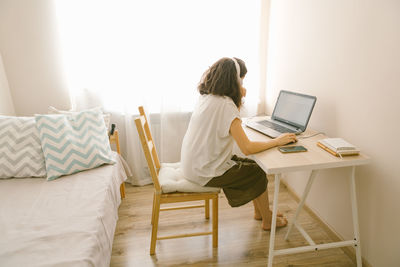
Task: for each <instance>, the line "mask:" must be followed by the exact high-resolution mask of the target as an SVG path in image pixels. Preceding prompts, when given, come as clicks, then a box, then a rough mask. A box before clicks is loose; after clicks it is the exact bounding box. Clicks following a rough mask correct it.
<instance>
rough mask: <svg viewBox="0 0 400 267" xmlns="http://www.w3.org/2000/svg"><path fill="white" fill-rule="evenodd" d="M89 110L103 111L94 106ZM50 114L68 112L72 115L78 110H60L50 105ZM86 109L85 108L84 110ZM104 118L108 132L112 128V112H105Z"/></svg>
mask: <svg viewBox="0 0 400 267" xmlns="http://www.w3.org/2000/svg"><path fill="white" fill-rule="evenodd" d="M88 110H95V111H101V108H100V107H97V108H92V109H88ZM47 111H48V113H49V114H67V115H71V114H75V113H78V111H71V110H60V109H56V108H55V107H52V106H50V107H49V108H48V109H47ZM83 111H85V110H83ZM103 119H104V123H105V125H106V129H107V132H108V131H109V130H110V121H111V114H110V113H103Z"/></svg>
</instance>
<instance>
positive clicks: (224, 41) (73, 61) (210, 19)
mask: <svg viewBox="0 0 400 267" xmlns="http://www.w3.org/2000/svg"><path fill="white" fill-rule="evenodd" d="M55 6H56V14H57V19H58V27H59V34H60V39H61V44H62V50H63V53H64V64H65V69H66V70H67V73H66V76H67V77H68V81H69V88H70V90H71V95H72V96H76V95H79V93H80V91H81V90H82V89H84V88H87V89H89V90H91V91H94V92H96V94H97V95H98V96H99V97H100V98H101V99H102V102H103V105H104V107H105V108H106V109H107V110H113V111H125V112H134V111H136V107H137V105H140V104H143V102H147V103H149V102H151V103H152V104H151V105H150V108H151V109H153V110H157V108H159V107H160V106H161V105H164V106H174V105H179V106H180V107H181V110H191V109H192V108H193V105H194V102H195V100H196V99H197V96H198V93H197V91H196V87H197V84H198V82H199V80H200V77H201V75H202V74H203V72H204V71H205V70H206V69H207V68H208V67H209V66H211V65H212V63H214V62H215V61H216V60H218V59H219V58H221V57H224V56H228V57H232V56H235V57H238V58H241V59H243V60H244V61H245V62H246V65H247V68H248V74H247V75H246V79H245V81H244V86H245V87H246V88H247V90H248V94H247V99H246V103H247V104H250V105H254V106H256V103H257V101H258V100H257V97H258V90H259V77H258V76H259V59H258V58H259V24H260V22H259V20H260V1H246V0H219V1H215V0H193V1H187V0H170V1H165V0H153V1H127V0H126V1H123V0H114V1H111V0H103V1H95V0H80V1H77V0H71V1H62V0H58V1H57V2H56V5H55ZM150 99H151V100H150ZM131 108H132V110H131Z"/></svg>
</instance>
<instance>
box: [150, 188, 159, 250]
mask: <svg viewBox="0 0 400 267" xmlns="http://www.w3.org/2000/svg"><path fill="white" fill-rule="evenodd" d="M160 198H161V196H160V195H158V194H154V204H153V210H154V212H153V226H152V229H151V243H150V255H154V254H155V252H156V242H157V230H158V219H159V214H160Z"/></svg>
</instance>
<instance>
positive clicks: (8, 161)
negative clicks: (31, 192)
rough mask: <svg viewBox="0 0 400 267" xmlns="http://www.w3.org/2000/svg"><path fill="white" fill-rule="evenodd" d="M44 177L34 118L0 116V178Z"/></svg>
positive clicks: (44, 169) (42, 159) (44, 170)
mask: <svg viewBox="0 0 400 267" xmlns="http://www.w3.org/2000/svg"><path fill="white" fill-rule="evenodd" d="M44 176H46V168H45V165H44V156H43V152H42V147H41V146H40V139H39V133H38V130H37V129H36V123H35V118H34V117H13V116H0V178H12V177H44Z"/></svg>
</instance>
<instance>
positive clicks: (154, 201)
mask: <svg viewBox="0 0 400 267" xmlns="http://www.w3.org/2000/svg"><path fill="white" fill-rule="evenodd" d="M155 205H156V193H155V192H154V194H153V209H152V211H151V224H152V225H153V222H154V211H155V207H156V206H155Z"/></svg>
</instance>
